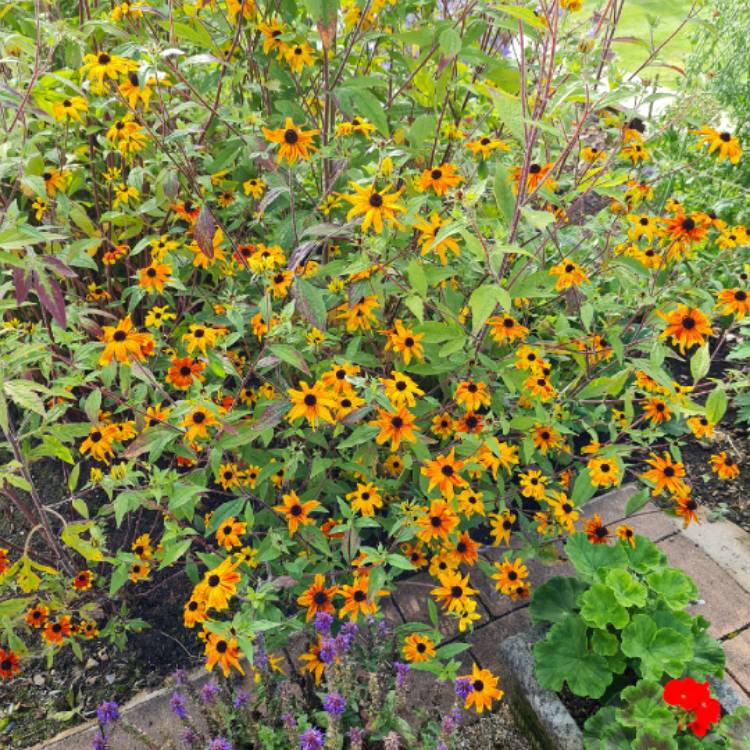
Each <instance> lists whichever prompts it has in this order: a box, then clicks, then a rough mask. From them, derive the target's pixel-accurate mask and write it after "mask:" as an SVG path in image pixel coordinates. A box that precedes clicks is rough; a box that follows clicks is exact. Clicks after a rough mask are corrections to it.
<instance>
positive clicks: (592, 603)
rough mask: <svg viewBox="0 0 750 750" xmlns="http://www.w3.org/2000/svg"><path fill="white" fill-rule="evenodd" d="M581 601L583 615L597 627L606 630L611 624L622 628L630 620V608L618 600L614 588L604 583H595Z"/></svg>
mask: <svg viewBox="0 0 750 750" xmlns="http://www.w3.org/2000/svg"><path fill="white" fill-rule="evenodd" d="M623 572H624V571H623ZM579 601H580V604H581V617H582V618H583V619H584V620H585V621H586V623H588V624H589V625H593V626H594V627H596V628H601V629H602V630H604V629H606V627H607V625H610V624H611V625H614V626H615V628H617V629H618V630H622V628H624V627H625V626H626V625H627V624H628V621H629V620H630V615H628V610H627V609H625V607H623V606H622V604H620V603H619V602H618V601H617V599H616V598H615V594H614V592H613V591H612V589H610V588H609V587H608V586H606V585H605V584H603V583H595V584H594V585H593V586H591V588H590V589H589V590H588V591H585V592H584V593H583V594H581V598H580V600H579Z"/></svg>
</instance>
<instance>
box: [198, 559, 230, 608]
mask: <svg viewBox="0 0 750 750" xmlns="http://www.w3.org/2000/svg"><path fill="white" fill-rule="evenodd" d="M239 564H240V561H239V560H238V561H237V562H232V559H231V558H230V557H227V558H226V559H225V560H223V561H222V562H221V564H220V565H219V566H218V567H216V568H213V569H212V570H207V571H206V572H205V573H204V574H203V580H201V582H200V583H199V584H198V585H197V586H196V587H195V589H194V590H193V597H192V598H194V599H196V600H198V601H200V602H204V603H205V605H206V609H215V610H217V611H221V610H224V609H227V608H228V607H229V600H230V599H231V598H232V597H233V596H234V595H235V593H236V592H237V584H238V583H239V582H240V580H241V578H242V577H241V576H240V574H239V573H238V572H237V567H238V566H239Z"/></svg>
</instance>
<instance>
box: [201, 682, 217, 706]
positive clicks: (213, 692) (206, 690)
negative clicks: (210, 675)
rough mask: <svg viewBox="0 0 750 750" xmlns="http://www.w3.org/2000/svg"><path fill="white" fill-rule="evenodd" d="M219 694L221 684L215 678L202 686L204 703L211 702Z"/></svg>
mask: <svg viewBox="0 0 750 750" xmlns="http://www.w3.org/2000/svg"><path fill="white" fill-rule="evenodd" d="M218 694H219V686H218V685H217V684H216V683H215V682H214V681H213V680H209V681H208V682H207V683H206V684H205V685H204V686H203V687H202V688H201V700H202V701H203V702H204V703H211V702H212V701H213V700H214V699H215V698H216V696H217V695H218Z"/></svg>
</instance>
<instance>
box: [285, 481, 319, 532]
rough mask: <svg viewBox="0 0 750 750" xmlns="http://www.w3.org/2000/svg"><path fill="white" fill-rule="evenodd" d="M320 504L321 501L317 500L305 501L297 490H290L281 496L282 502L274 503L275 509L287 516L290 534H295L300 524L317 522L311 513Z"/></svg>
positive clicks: (305, 524) (307, 524) (306, 524)
mask: <svg viewBox="0 0 750 750" xmlns="http://www.w3.org/2000/svg"><path fill="white" fill-rule="evenodd" d="M319 506H320V503H319V502H318V501H317V500H308V501H307V502H304V503H303V502H302V501H301V500H300V499H299V497H298V495H297V493H296V492H290V493H289V494H288V495H282V496H281V504H280V505H274V506H273V510H275V511H276V512H277V513H283V514H284V515H285V516H286V522H287V526H288V528H289V536H294V535H295V534H296V533H297V529H298V528H299V527H300V526H309V525H310V524H312V523H315V521H314V520H313V519H312V518H310V515H309V514H310V512H311V511H313V510H314V509H315V508H317V507H319Z"/></svg>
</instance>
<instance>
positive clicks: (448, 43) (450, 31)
mask: <svg viewBox="0 0 750 750" xmlns="http://www.w3.org/2000/svg"><path fill="white" fill-rule="evenodd" d="M438 44H439V45H440V49H441V50H442V52H443V54H445V56H446V57H455V56H456V55H457V54H458V53H459V52H460V51H461V35H460V34H459V33H458V32H457V31H456V30H455V29H454V28H447V29H446V30H445V31H444V32H443V33H442V34H441V35H440V36H439V37H438Z"/></svg>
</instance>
